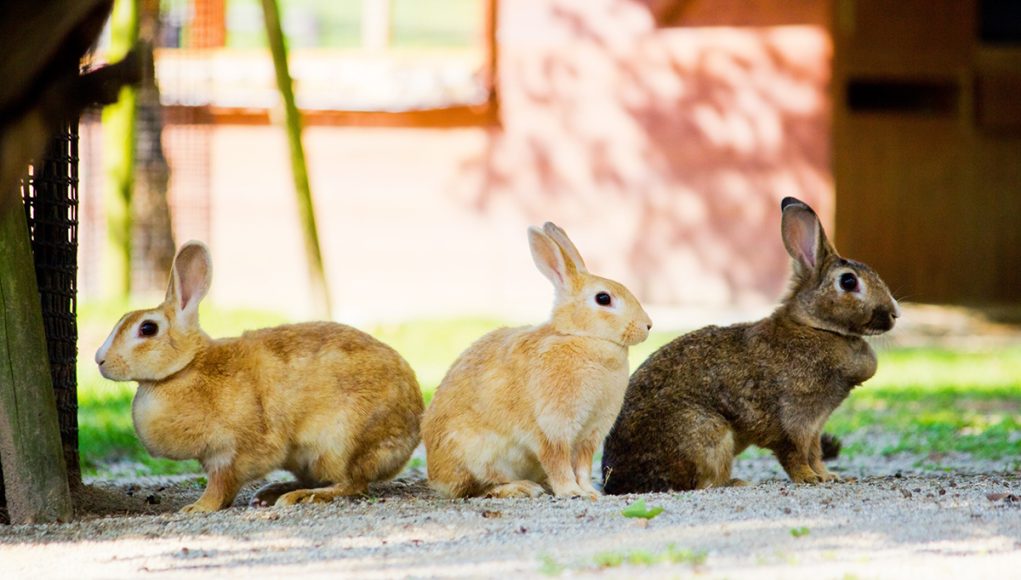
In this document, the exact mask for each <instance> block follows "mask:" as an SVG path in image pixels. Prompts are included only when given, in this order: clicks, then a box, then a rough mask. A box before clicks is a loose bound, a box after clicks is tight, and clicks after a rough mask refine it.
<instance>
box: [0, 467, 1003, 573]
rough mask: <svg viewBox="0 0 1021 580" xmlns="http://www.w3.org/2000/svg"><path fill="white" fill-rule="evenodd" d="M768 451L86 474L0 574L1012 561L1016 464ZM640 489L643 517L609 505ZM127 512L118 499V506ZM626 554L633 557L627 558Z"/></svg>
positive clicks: (922, 566)
mask: <svg viewBox="0 0 1021 580" xmlns="http://www.w3.org/2000/svg"><path fill="white" fill-rule="evenodd" d="M775 463H776V461H775V460H774V459H772V458H769V457H760V458H752V459H746V460H742V461H739V463H738V469H737V475H738V476H741V477H748V478H752V479H753V481H755V482H757V483H756V484H755V485H752V486H750V487H746V488H739V489H714V490H705V491H698V492H687V493H676V494H647V495H644V496H622V497H606V498H602V499H600V500H599V501H595V502H593V501H588V500H582V499H556V498H552V497H545V498H541V499H537V500H463V501H450V500H443V499H439V498H437V497H436V496H434V495H433V494H432V493H431V492H430V491H429V489H428V488H427V487H426V485H425V482H424V479H423V477H422V474H421V472H419V471H417V470H409V471H407V472H405V474H404V475H402V477H401V478H399V479H397V480H396V481H394V482H390V483H388V484H385V485H380V486H377V487H374V488H373V490H372V492H371V494H370V496H368V497H363V498H357V499H350V500H342V501H338V502H335V503H333V504H329V505H313V506H297V507H293V508H286V509H278V508H269V509H252V508H247V507H243V506H245V504H246V502H247V499H248V498H249V497H250V496H251V493H252V492H253V490H254V489H255V486H254V485H252V486H248V487H247V488H246V489H245V490H244V492H243V493H242V495H241V496H240V497H239V498H238V501H237V502H235V503H236V506H237V507H234V508H231V509H228V510H225V511H222V512H219V513H216V514H212V515H204V516H203V515H200V516H185V515H179V514H176V513H174V510H176V509H178V508H180V507H181V506H183V505H185V504H186V503H189V502H191V501H194V499H195V498H197V497H198V495H199V493H200V491H201V487H202V485H201V483H200V482H198V481H196V479H195V478H194V477H185V478H181V477H178V478H164V479H153V478H150V479H142V480H135V481H130V482H128V481H121V480H118V481H116V482H95V483H93V484H92V485H91V486H89V487H88V488H87V489H86V491H85V492H84V493H85V496H84V497H85V502H84V503H85V504H86V505H87V510H88V513H84V514H82V517H81V518H80V519H79V521H76V522H74V523H71V524H64V525H45V526H7V527H0V576H2V577H4V578H27V577H30V576H31V577H46V578H75V579H87V578H138V577H166V578H179V577H186V578H222V577H239V578H240V577H243V578H278V577H285V576H297V575H301V576H302V577H321V576H328V575H329V576H337V575H340V576H348V577H358V578H377V577H395V576H412V577H464V576H468V577H478V576H496V575H513V576H515V577H517V576H542V575H565V576H590V575H601V576H602V575H607V576H614V577H615V576H633V575H634V574H636V573H640V574H643V575H653V576H669V577H677V576H682V577H684V576H691V575H693V574H698V575H700V576H704V577H710V578H716V577H720V578H723V577H727V578H743V577H756V578H760V577H767V578H772V577H776V578H801V577H813V578H814V577H827V578H849V577H907V576H910V577H922V578H935V577H947V578H958V577H962V576H967V577H998V578H1004V577H1010V576H1011V575H1013V576H1015V577H1021V476H1019V474H1018V473H1016V472H1015V473H1009V472H1006V471H1003V472H999V473H994V474H990V473H978V472H976V470H987V469H989V468H994V469H996V468H1004V466H997V465H993V466H990V465H985V464H976V465H968V464H966V463H964V462H963V460H962V463H961V464H960V465H958V466H957V469H955V470H954V471H953V472H925V471H921V470H919V469H918V468H915V467H912V466H913V465H917V464H919V463H920V462H919V461H918V458H904V457H902V458H892V459H881V460H874V461H872V462H871V463H869V462H867V461H865V460H863V459H856V460H844V459H841V460H838V461H837V463H836V465H835V466H833V467H832V468H833V469H834V470H841V471H842V472H843V473H845V474H849V473H855V474H857V473H861V472H865V471H868V470H871V473H872V475H869V476H867V477H862V478H860V479H858V480H857V481H856V482H852V483H834V484H825V485H819V486H795V485H793V484H791V483H790V482H788V481H786V479H785V478H781V477H780V475H779V470H778V468H777V467H776V466H775V465H774V464H775ZM639 497H641V498H643V499H644V500H645V501H646V502H647V504H648V505H649V506H650V507H651V506H662V507H663V508H664V510H663V512H662V514H660V515H659V516H657V517H655V518H654V519H652V520H648V521H646V520H641V519H634V518H626V517H624V516H623V515H622V514H621V510H622V509H623V508H624V507H625V506H626V505H628V504H630V503H631V502H634V501H635V500H637V499H639ZM126 514H127V515H126ZM629 559H630V560H631V563H627V562H624V563H622V560H623V561H626V560H629Z"/></svg>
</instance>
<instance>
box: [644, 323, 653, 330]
mask: <svg viewBox="0 0 1021 580" xmlns="http://www.w3.org/2000/svg"><path fill="white" fill-rule="evenodd" d="M645 330H652V323H651V322H650V323H648V324H646V325H645Z"/></svg>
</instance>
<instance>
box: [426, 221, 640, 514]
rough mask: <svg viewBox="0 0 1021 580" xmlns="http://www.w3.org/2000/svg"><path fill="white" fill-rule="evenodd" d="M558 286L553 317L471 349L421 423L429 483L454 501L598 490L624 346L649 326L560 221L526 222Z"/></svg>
mask: <svg viewBox="0 0 1021 580" xmlns="http://www.w3.org/2000/svg"><path fill="white" fill-rule="evenodd" d="M528 241H529V244H530V245H531V249H532V257H533V259H534V260H535V264H536V266H538V268H539V271H541V272H542V273H543V274H544V275H545V276H546V277H547V278H549V279H550V281H551V282H553V286H554V287H555V289H556V298H555V301H554V305H553V314H552V317H551V319H550V320H549V321H548V322H546V323H544V324H541V325H539V326H534V327H520V328H501V329H499V330H495V331H493V332H491V333H489V334H487V335H485V336H483V337H482V338H481V339H479V340H478V341H477V342H475V344H473V345H471V346H470V347H469V348H468V350H466V351H465V352H464V353H462V354H461V356H460V357H459V358H458V359H457V360H456V361H455V362H454V364H453V365H452V366H451V367H450V370H449V371H447V375H446V377H444V379H443V382H442V383H440V386H439V388H438V389H437V391H436V396H435V398H434V399H433V402H432V404H431V405H430V406H429V408H428V410H427V411H426V413H425V417H424V419H423V421H422V437H423V440H424V441H425V447H426V452H427V454H426V457H427V461H428V467H429V480H430V483H431V484H432V486H433V487H434V488H435V489H437V490H438V491H439V492H440V493H442V494H444V495H446V496H449V497H466V496H482V495H485V496H490V497H522V496H524V497H534V496H537V495H539V494H541V493H543V492H544V491H545V490H544V487H543V486H547V487H548V488H550V489H551V490H552V492H553V493H554V494H555V495H558V496H569V497H570V496H584V497H590V498H595V497H597V496H599V492H597V491H596V490H595V488H594V487H593V486H592V481H591V479H592V457H593V455H594V453H595V451H596V448H597V447H598V446H599V444H600V443H601V442H602V440H603V437H605V436H606V432H607V431H608V430H609V429H610V426H611V425H612V424H613V420H614V418H615V417H616V416H617V412H618V411H619V410H620V405H621V402H622V401H623V397H624V389H625V388H626V387H627V377H628V360H627V352H628V347H629V346H631V345H634V344H638V343H640V342H642V341H643V340H645V339H646V337H647V336H648V334H649V329H650V328H651V327H652V322H651V321H650V320H649V316H648V315H647V314H646V313H645V311H644V310H643V309H642V307H641V305H640V304H639V303H638V300H636V299H635V297H634V296H633V295H632V294H631V292H629V291H628V290H627V288H625V287H624V286H622V285H620V284H618V283H617V282H614V281H612V280H607V279H605V278H599V277H597V276H593V275H592V274H589V273H588V271H587V270H586V269H585V263H584V262H583V261H582V259H581V255H580V254H579V253H578V250H577V249H576V248H575V247H574V244H572V243H571V241H570V240H569V239H568V238H567V234H565V233H564V231H563V230H561V229H560V228H559V227H557V226H556V225H554V224H552V223H546V224H545V226H544V227H543V229H542V230H539V229H537V228H529V230H528Z"/></svg>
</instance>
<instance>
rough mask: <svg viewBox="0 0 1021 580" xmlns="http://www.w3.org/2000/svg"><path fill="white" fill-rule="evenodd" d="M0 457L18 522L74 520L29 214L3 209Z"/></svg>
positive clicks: (11, 510)
mask: <svg viewBox="0 0 1021 580" xmlns="http://www.w3.org/2000/svg"><path fill="white" fill-rule="evenodd" d="M0 461H2V462H3V475H4V488H5V492H6V496H7V508H8V512H9V513H10V518H11V523H14V524H24V523H42V522H53V521H67V520H69V519H70V518H71V514H72V507H71V494H70V490H69V489H68V484H67V470H66V467H65V465H64V456H63V450H62V448H61V443H60V430H59V428H58V424H57V407H56V401H55V399H54V395H53V382H52V380H51V378H50V367H49V357H48V356H47V354H46V335H45V332H44V330H43V318H42V310H41V308H40V305H39V290H38V287H37V286H36V280H35V267H34V264H33V261H32V251H31V247H30V245H29V239H28V228H27V226H26V223H25V214H24V212H23V211H22V208H21V207H20V206H18V205H15V206H13V207H10V208H8V209H7V210H6V211H5V212H4V213H3V214H2V215H0Z"/></svg>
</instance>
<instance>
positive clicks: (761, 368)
mask: <svg viewBox="0 0 1021 580" xmlns="http://www.w3.org/2000/svg"><path fill="white" fill-rule="evenodd" d="M780 207H781V211H782V214H783V217H782V225H781V234H782V238H783V243H784V247H785V248H786V249H787V253H788V254H790V256H791V258H792V263H793V274H792V280H791V286H790V289H789V291H788V293H787V295H786V296H785V297H784V298H783V300H782V303H781V304H780V306H779V307H778V308H777V309H776V310H775V311H774V312H773V314H772V315H771V316H769V317H768V318H765V319H763V320H760V321H758V322H753V323H745V324H736V325H733V326H728V327H725V328H720V327H717V326H709V327H706V328H703V329H701V330H696V331H694V332H692V333H690V334H686V335H684V336H681V337H679V338H677V339H675V340H673V341H672V342H670V343H669V344H667V345H665V346H663V347H662V348H660V349H659V350H657V351H656V352H654V353H653V354H652V355H651V356H650V357H649V358H648V359H647V360H646V361H645V362H644V363H643V364H642V365H640V366H639V368H638V370H636V371H635V373H634V375H633V376H632V377H631V380H630V383H629V385H628V389H627V394H626V395H625V398H624V405H623V408H622V409H621V412H620V416H619V417H618V418H617V421H616V423H615V424H614V426H613V429H612V430H611V431H610V434H609V436H608V437H607V439H606V442H605V445H604V448H603V462H602V471H603V477H604V486H603V488H604V491H605V492H606V493H609V494H622V493H636V492H653V491H668V490H691V489H701V488H706V487H713V486H730V485H745V482H744V481H741V480H738V479H732V478H731V467H732V465H733V461H734V457H735V456H736V455H737V454H739V453H741V451H743V450H744V449H745V448H746V447H748V446H749V445H756V446H758V447H762V448H765V449H769V450H770V451H772V452H773V453H774V454H775V456H776V457H777V459H778V460H779V461H780V464H781V465H782V466H783V468H784V470H785V471H786V473H787V475H788V476H789V477H790V478H791V480H793V481H794V482H796V483H819V482H827V481H832V480H835V479H838V477H837V476H836V475H834V474H833V473H831V472H830V471H829V470H828V469H827V468H826V466H825V465H824V464H823V462H822V460H823V454H824V448H823V447H824V445H825V447H826V448H829V449H831V450H832V451H828V452H832V453H836V451H837V450H839V442H838V441H836V440H835V439H830V438H828V437H826V438H825V439H826V440H825V441H823V440H821V439H822V438H821V437H820V435H821V433H822V428H823V424H825V423H826V420H827V418H829V416H830V414H831V413H832V412H833V411H834V410H835V409H836V408H837V407H838V406H839V405H840V403H841V402H843V400H844V399H845V398H847V396H848V394H849V393H850V391H851V389H852V388H854V387H855V386H857V385H860V384H861V383H862V382H864V381H865V380H867V379H869V378H870V377H871V376H872V375H873V374H875V372H876V355H875V353H874V352H873V351H872V348H871V347H870V346H869V344H868V343H867V342H866V341H865V340H864V339H863V338H862V337H863V336H864V335H876V334H881V333H884V332H886V331H888V330H890V329H892V328H893V326H894V323H895V321H896V319H897V318H898V317H899V316H900V307H899V305H898V304H897V301H896V300H894V298H893V297H892V296H891V295H890V291H889V290H888V289H887V287H886V284H884V283H883V281H882V280H881V279H880V278H879V276H878V275H877V274H876V273H875V272H874V271H873V270H872V269H871V268H869V267H868V266H866V265H865V264H862V263H861V262H855V261H852V260H847V259H844V258H842V257H840V255H838V254H837V252H836V250H834V248H833V246H832V245H830V243H829V241H828V240H827V239H826V234H825V232H824V231H823V228H822V226H821V225H820V223H819V219H818V217H817V216H816V214H815V212H814V211H813V210H812V209H811V208H810V207H809V206H808V205H806V204H805V203H803V202H801V201H799V200H797V199H794V198H792V197H787V198H785V199H784V200H783V201H782V202H781V204H780Z"/></svg>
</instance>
